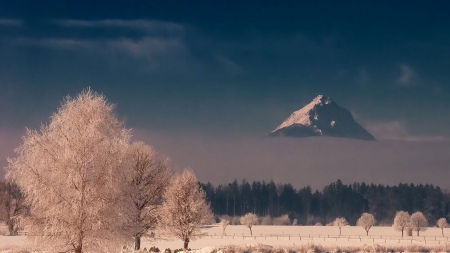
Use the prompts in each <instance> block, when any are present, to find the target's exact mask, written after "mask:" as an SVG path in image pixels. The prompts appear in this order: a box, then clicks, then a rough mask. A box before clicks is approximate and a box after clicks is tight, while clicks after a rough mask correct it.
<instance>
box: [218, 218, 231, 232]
mask: <svg viewBox="0 0 450 253" xmlns="http://www.w3.org/2000/svg"><path fill="white" fill-rule="evenodd" d="M228 224H230V221H229V220H227V219H225V218H222V219H221V220H220V226H221V227H222V234H223V235H225V229H226V228H227V226H228Z"/></svg>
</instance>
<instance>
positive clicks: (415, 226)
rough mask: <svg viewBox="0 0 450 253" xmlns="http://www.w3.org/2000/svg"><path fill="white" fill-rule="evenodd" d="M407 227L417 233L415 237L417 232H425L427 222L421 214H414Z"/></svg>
mask: <svg viewBox="0 0 450 253" xmlns="http://www.w3.org/2000/svg"><path fill="white" fill-rule="evenodd" d="M409 225H410V227H411V228H412V230H415V231H417V236H419V231H425V230H427V227H428V220H427V218H425V216H424V215H423V213H422V212H415V213H413V214H412V215H411V217H410V218H409Z"/></svg>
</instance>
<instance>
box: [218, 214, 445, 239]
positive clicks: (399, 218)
mask: <svg viewBox="0 0 450 253" xmlns="http://www.w3.org/2000/svg"><path fill="white" fill-rule="evenodd" d="M240 223H241V224H242V225H244V226H246V227H248V228H249V229H250V235H253V232H252V227H253V225H256V224H258V216H256V215H255V214H253V213H247V214H246V215H244V216H242V217H241V218H240ZM375 223H376V220H375V217H374V216H373V215H372V214H370V213H363V214H362V215H361V217H360V218H359V219H358V221H357V222H356V224H357V225H358V226H361V227H362V228H363V229H364V230H365V231H366V235H369V230H370V229H371V228H372V227H373V226H374V225H375ZM219 224H220V225H221V226H222V230H223V234H225V229H226V227H227V226H228V225H229V224H230V221H229V220H228V219H227V218H221V220H220V223H219ZM330 224H331V225H333V226H336V227H338V228H339V235H341V232H342V227H345V226H348V222H347V220H346V219H345V218H343V217H339V218H336V219H335V220H334V221H333V222H332V223H330ZM437 226H438V227H439V228H441V230H442V236H444V228H446V227H448V226H449V224H448V223H447V220H446V219H445V218H441V219H439V220H438V221H437ZM392 227H393V229H394V230H395V231H401V232H402V236H403V231H404V230H405V229H408V228H409V229H411V230H413V231H417V236H419V231H426V230H427V228H428V220H427V219H426V218H425V216H424V215H423V213H422V212H415V213H413V214H412V215H411V216H410V215H409V213H408V212H405V211H398V212H397V214H396V215H395V219H394V224H393V225H392Z"/></svg>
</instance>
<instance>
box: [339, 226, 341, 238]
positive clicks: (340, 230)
mask: <svg viewBox="0 0 450 253" xmlns="http://www.w3.org/2000/svg"><path fill="white" fill-rule="evenodd" d="M339 236H341V227H339Z"/></svg>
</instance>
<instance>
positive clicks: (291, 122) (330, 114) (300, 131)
mask: <svg viewBox="0 0 450 253" xmlns="http://www.w3.org/2000/svg"><path fill="white" fill-rule="evenodd" d="M269 135H270V136H292V137H308V136H322V135H323V136H333V137H343V138H354V139H363V140H374V139H375V138H374V137H373V136H372V135H371V134H370V133H369V132H367V130H365V129H364V128H363V127H362V126H361V125H359V124H358V123H356V121H355V120H354V119H353V116H352V114H351V113H350V111H348V110H347V109H345V108H342V107H340V106H339V105H337V104H336V103H335V102H334V101H333V100H332V99H331V98H330V97H327V96H324V95H318V96H317V97H316V98H314V99H313V100H312V101H311V102H310V103H309V104H307V105H306V106H304V107H303V108H301V109H300V110H298V111H295V112H293V113H292V114H291V116H289V118H287V119H286V120H285V121H284V122H283V123H281V125H279V126H278V127H277V128H276V129H275V130H273V131H272V132H270V133H269Z"/></svg>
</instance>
